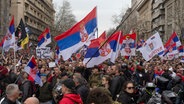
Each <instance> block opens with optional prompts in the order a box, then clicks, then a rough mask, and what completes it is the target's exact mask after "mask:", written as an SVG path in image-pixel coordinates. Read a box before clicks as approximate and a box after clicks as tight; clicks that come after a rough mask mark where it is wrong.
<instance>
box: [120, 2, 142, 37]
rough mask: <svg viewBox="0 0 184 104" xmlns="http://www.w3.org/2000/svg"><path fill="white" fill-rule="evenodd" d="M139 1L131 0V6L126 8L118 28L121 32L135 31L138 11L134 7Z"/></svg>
mask: <svg viewBox="0 0 184 104" xmlns="http://www.w3.org/2000/svg"><path fill="white" fill-rule="evenodd" d="M139 2H140V0H132V3H131V8H128V9H127V11H126V13H125V14H124V16H123V17H122V21H121V24H120V30H122V31H123V34H128V33H130V31H131V30H134V31H135V32H136V30H137V20H138V12H137V11H136V8H137V6H138V4H139Z"/></svg>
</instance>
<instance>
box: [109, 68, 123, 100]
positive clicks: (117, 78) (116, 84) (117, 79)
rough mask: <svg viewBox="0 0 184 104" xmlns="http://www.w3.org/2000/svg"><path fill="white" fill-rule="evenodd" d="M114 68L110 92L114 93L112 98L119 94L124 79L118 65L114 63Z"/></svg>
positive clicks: (114, 98)
mask: <svg viewBox="0 0 184 104" xmlns="http://www.w3.org/2000/svg"><path fill="white" fill-rule="evenodd" d="M112 70H113V74H114V76H113V78H112V81H111V85H110V92H111V94H112V99H113V100H116V97H117V95H118V94H119V92H120V91H121V89H122V85H123V83H124V81H123V80H122V78H121V74H120V71H121V70H120V68H119V67H118V66H117V65H113V66H112Z"/></svg>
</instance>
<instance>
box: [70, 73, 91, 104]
mask: <svg viewBox="0 0 184 104" xmlns="http://www.w3.org/2000/svg"><path fill="white" fill-rule="evenodd" d="M73 80H74V82H75V86H76V91H77V93H78V94H79V95H80V96H81V98H82V101H83V102H84V104H86V99H87V96H88V93H89V90H90V89H89V87H88V85H87V83H86V80H85V79H84V78H83V77H82V75H81V74H80V73H74V75H73Z"/></svg>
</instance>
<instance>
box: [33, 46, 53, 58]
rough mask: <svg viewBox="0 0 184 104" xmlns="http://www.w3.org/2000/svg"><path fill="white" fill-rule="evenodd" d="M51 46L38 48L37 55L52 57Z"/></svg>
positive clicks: (39, 56)
mask: <svg viewBox="0 0 184 104" xmlns="http://www.w3.org/2000/svg"><path fill="white" fill-rule="evenodd" d="M51 54H52V53H51V52H50V47H40V48H36V56H37V57H38V58H42V59H47V58H50V57H51Z"/></svg>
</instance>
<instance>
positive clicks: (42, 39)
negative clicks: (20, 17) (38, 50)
mask: <svg viewBox="0 0 184 104" xmlns="http://www.w3.org/2000/svg"><path fill="white" fill-rule="evenodd" d="M38 41H39V42H38V47H46V45H48V44H49V43H51V35H50V30H49V28H46V29H45V31H43V32H42V33H41V35H40V36H39V37H38Z"/></svg>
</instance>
